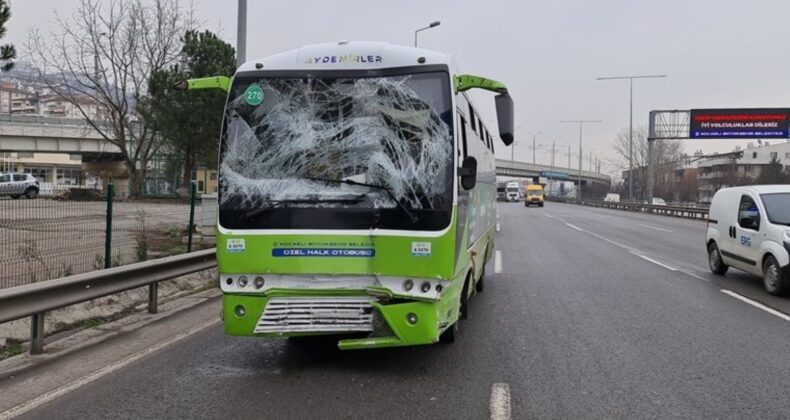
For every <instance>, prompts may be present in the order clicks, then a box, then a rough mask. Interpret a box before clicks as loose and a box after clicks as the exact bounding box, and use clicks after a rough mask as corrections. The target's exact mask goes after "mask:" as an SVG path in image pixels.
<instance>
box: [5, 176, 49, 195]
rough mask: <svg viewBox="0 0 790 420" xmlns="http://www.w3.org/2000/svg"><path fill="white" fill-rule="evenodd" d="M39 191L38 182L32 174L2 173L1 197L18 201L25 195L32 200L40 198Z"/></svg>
mask: <svg viewBox="0 0 790 420" xmlns="http://www.w3.org/2000/svg"><path fill="white" fill-rule="evenodd" d="M39 189H40V187H39V184H38V180H36V178H35V177H34V176H33V175H31V174H23V173H20V172H0V197H1V196H10V197H11V198H13V199H17V198H19V197H21V196H23V195H24V196H25V197H26V198H31V199H32V198H36V197H38V192H39Z"/></svg>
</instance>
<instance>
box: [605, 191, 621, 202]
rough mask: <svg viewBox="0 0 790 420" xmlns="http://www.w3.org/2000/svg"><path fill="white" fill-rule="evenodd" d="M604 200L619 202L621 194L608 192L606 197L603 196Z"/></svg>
mask: <svg viewBox="0 0 790 420" xmlns="http://www.w3.org/2000/svg"><path fill="white" fill-rule="evenodd" d="M603 201H604V203H619V202H620V194H616V193H609V194H606V197H604V198H603Z"/></svg>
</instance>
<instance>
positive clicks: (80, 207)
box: [0, 185, 199, 289]
mask: <svg viewBox="0 0 790 420" xmlns="http://www.w3.org/2000/svg"><path fill="white" fill-rule="evenodd" d="M40 192H41V194H39V195H38V196H37V197H35V198H27V197H26V196H25V195H24V194H22V195H18V194H14V193H13V191H11V192H9V191H8V190H4V189H3V188H0V289H2V288H8V287H14V286H20V285H25V284H30V283H36V282H40V281H45V280H50V279H55V278H60V277H65V276H69V275H73V274H79V273H85V272H89V271H93V270H99V269H103V268H109V267H116V266H120V265H125V264H130V263H135V262H140V261H145V260H148V259H153V258H158V257H163V256H168V255H176V254H182V253H185V252H188V251H189V250H190V249H191V248H192V240H191V238H192V232H193V230H194V229H189V227H190V226H193V227H194V215H195V189H194V186H193V188H192V190H191V194H190V196H189V197H175V196H174V197H170V198H163V197H157V198H145V197H143V198H135V199H117V198H116V197H115V194H114V192H113V188H112V186H111V185H108V186H105V188H104V189H90V188H73V187H68V186H60V187H57V188H52V189H51V190H49V191H46V193H45V191H44V190H41V191H40ZM198 211H199V210H198ZM198 214H199V213H198Z"/></svg>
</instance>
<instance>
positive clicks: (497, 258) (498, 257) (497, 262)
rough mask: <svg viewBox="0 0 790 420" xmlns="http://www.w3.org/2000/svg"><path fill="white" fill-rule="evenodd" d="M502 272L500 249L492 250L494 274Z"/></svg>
mask: <svg viewBox="0 0 790 420" xmlns="http://www.w3.org/2000/svg"><path fill="white" fill-rule="evenodd" d="M500 273H502V251H499V250H497V251H496V252H494V274H500Z"/></svg>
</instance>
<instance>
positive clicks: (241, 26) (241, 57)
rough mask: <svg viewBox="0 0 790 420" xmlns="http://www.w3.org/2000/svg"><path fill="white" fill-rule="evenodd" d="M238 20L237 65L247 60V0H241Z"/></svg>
mask: <svg viewBox="0 0 790 420" xmlns="http://www.w3.org/2000/svg"><path fill="white" fill-rule="evenodd" d="M238 12H239V14H238V18H237V20H236V66H241V65H242V64H244V62H245V61H247V0H239V10H238Z"/></svg>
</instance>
